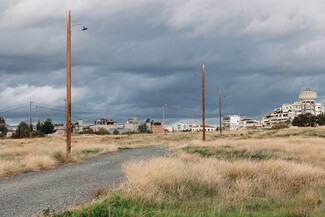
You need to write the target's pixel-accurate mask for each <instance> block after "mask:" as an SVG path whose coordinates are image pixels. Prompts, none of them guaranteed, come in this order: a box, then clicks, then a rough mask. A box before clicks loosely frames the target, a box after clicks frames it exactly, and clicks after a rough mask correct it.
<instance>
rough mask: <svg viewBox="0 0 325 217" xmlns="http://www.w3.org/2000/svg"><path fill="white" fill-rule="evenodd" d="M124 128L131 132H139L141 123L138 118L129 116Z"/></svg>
mask: <svg viewBox="0 0 325 217" xmlns="http://www.w3.org/2000/svg"><path fill="white" fill-rule="evenodd" d="M124 128H125V129H128V130H129V131H131V132H137V131H138V128H139V124H138V123H137V118H128V119H127V120H126V123H124Z"/></svg>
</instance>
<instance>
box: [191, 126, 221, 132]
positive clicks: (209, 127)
mask: <svg viewBox="0 0 325 217" xmlns="http://www.w3.org/2000/svg"><path fill="white" fill-rule="evenodd" d="M191 131H192V132H195V131H203V125H196V126H193V127H192V128H191ZM205 131H216V128H215V127H213V126H209V125H205Z"/></svg>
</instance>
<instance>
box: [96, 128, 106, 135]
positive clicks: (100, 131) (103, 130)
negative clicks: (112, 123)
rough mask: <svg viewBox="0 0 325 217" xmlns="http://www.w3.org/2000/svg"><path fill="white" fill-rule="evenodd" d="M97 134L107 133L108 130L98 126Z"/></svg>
mask: <svg viewBox="0 0 325 217" xmlns="http://www.w3.org/2000/svg"><path fill="white" fill-rule="evenodd" d="M96 134H97V135H107V134H109V132H108V131H107V130H105V129H104V128H99V129H98V131H97V132H96Z"/></svg>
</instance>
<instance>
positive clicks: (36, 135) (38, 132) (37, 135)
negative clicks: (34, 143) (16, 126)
mask: <svg viewBox="0 0 325 217" xmlns="http://www.w3.org/2000/svg"><path fill="white" fill-rule="evenodd" d="M44 136H45V134H44V133H43V132H42V131H40V130H37V131H33V132H32V137H33V138H35V137H44Z"/></svg>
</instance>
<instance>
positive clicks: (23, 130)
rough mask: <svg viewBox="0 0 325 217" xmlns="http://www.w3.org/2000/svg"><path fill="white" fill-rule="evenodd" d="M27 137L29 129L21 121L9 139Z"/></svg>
mask: <svg viewBox="0 0 325 217" xmlns="http://www.w3.org/2000/svg"><path fill="white" fill-rule="evenodd" d="M27 137H29V127H28V125H27V124H26V123H25V122H24V121H22V122H20V124H19V125H18V128H17V130H16V132H15V133H14V134H12V136H11V138H13V139H18V138H27Z"/></svg>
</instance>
